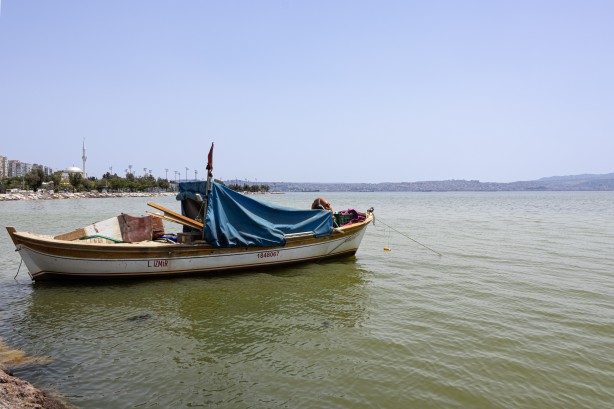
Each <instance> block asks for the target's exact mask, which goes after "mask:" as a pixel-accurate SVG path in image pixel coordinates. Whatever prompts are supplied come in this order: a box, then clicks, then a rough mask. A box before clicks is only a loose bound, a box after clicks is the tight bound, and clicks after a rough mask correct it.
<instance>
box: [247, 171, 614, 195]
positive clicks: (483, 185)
mask: <svg viewBox="0 0 614 409" xmlns="http://www.w3.org/2000/svg"><path fill="white" fill-rule="evenodd" d="M246 183H247V184H251V183H250V182H246ZM259 184H266V185H269V186H270V189H271V191H273V192H512V191H521V192H522V191H610V190H612V191H614V173H608V174H603V175H593V174H586V175H570V176H550V177H544V178H541V179H538V180H530V181H518V182H511V183H494V182H480V181H479V180H455V179H454V180H441V181H425V182H399V183H391V182H384V183H293V182H259Z"/></svg>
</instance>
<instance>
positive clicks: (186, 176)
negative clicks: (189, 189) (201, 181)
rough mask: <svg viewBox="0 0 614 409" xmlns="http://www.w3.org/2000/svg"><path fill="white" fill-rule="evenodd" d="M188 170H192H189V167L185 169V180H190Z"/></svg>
mask: <svg viewBox="0 0 614 409" xmlns="http://www.w3.org/2000/svg"><path fill="white" fill-rule="evenodd" d="M188 170H190V168H188V167H187V166H186V167H185V180H186V181H187V180H188Z"/></svg>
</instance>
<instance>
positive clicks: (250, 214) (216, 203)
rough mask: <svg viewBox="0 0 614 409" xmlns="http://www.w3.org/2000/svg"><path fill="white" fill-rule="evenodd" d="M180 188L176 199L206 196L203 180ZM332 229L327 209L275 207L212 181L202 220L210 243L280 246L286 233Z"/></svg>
mask: <svg viewBox="0 0 614 409" xmlns="http://www.w3.org/2000/svg"><path fill="white" fill-rule="evenodd" d="M182 185H185V186H182ZM179 190H180V193H179V195H178V196H177V199H178V200H184V199H193V200H195V199H196V193H200V194H201V196H202V197H203V198H204V197H205V184H204V183H203V182H189V183H180V184H179ZM182 207H183V206H182ZM332 231H333V219H332V216H331V212H330V211H327V210H299V209H290V208H286V207H281V206H276V205H273V204H270V203H264V202H261V201H259V200H256V199H252V198H251V197H248V196H246V195H243V194H241V193H237V192H235V191H233V190H231V189H229V188H227V187H226V186H224V185H221V184H218V183H215V182H213V183H212V188H211V195H210V197H209V205H208V208H207V216H206V223H205V240H206V241H207V242H208V243H209V244H211V245H212V246H215V247H270V246H283V245H285V244H286V238H285V236H284V235H285V234H292V233H303V232H312V233H314V234H315V235H316V236H318V237H319V236H326V235H329V234H331V233H332Z"/></svg>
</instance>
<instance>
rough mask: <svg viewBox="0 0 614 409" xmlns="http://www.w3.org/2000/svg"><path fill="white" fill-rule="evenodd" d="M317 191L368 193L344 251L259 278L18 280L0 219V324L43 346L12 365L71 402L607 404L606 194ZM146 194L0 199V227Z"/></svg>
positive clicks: (71, 222)
mask: <svg viewBox="0 0 614 409" xmlns="http://www.w3.org/2000/svg"><path fill="white" fill-rule="evenodd" d="M313 195H314V194H285V195H269V196H265V197H263V199H264V200H267V201H271V202H275V203H278V204H282V205H287V206H294V207H307V206H308V205H309V203H310V202H311V200H312V199H313ZM326 197H327V199H329V200H330V201H331V202H332V203H333V206H335V209H342V208H347V207H355V208H357V209H362V210H364V209H366V208H367V207H369V206H374V207H375V213H376V216H377V217H379V218H380V219H379V221H378V220H377V219H376V224H375V226H372V227H370V228H369V229H368V231H367V234H366V235H365V238H364V240H363V244H362V246H361V248H360V250H359V251H358V253H357V255H356V257H355V258H349V259H345V260H341V261H331V262H323V263H319V264H313V265H302V266H298V267H293V268H286V269H282V270H272V271H270V272H263V271H259V272H253V273H242V274H234V275H229V276H214V277H207V278H204V277H190V278H181V279H163V280H149V281H127V282H121V283H110V282H104V283H86V284H74V283H73V284H47V283H45V284H43V283H36V284H31V283H30V281H29V277H28V276H27V273H26V272H25V270H23V269H24V267H22V272H21V273H20V275H19V276H18V278H17V281H15V280H13V276H14V275H15V273H16V271H17V267H18V265H19V258H18V255H17V254H16V253H15V252H14V251H13V246H12V243H10V240H9V238H8V235H7V234H6V233H3V238H2V240H0V246H1V247H0V249H1V251H2V252H1V255H0V336H2V337H3V338H4V341H5V342H6V343H7V344H9V345H11V346H12V347H14V348H20V349H23V350H25V351H26V352H27V353H28V354H30V355H42V356H50V357H51V358H53V362H52V363H50V364H46V365H42V364H41V365H37V364H34V365H29V366H25V367H21V368H16V369H15V370H14V373H15V374H16V375H19V376H22V377H24V378H26V379H28V380H30V381H32V382H34V383H35V384H37V385H39V386H42V387H45V388H51V389H56V390H58V391H59V392H60V393H61V394H63V395H64V396H65V397H66V398H67V399H68V401H70V402H71V403H73V404H75V405H77V406H78V407H81V408H102V407H105V408H126V407H160V408H167V407H229V408H247V407H254V408H265V407H266V408H275V407H288V408H297V407H300V408H322V407H327V408H372V407H383V408H401V407H416V408H417V407H419V408H442V407H446V408H455V407H456V408H467V407H472V408H571V407H573V408H576V407H583V408H609V407H612V404H613V402H614V193H612V192H606V193H597V192H595V193H567V192H565V193H538V192H535V193H533V192H531V193H421V194H416V193H411V194H409V193H408V194H406V193H403V194H401V193H398V194H383V193H355V194H347V193H344V194H341V193H337V194H326ZM147 201H148V199H144V198H130V199H128V198H125V199H83V200H65V201H47V202H10V203H8V202H0V222H1V223H0V225H2V226H5V225H14V226H15V227H17V228H18V230H33V231H40V232H45V233H58V232H62V231H66V230H70V229H72V228H76V227H79V226H81V225H84V224H87V223H89V222H93V221H97V220H101V219H104V218H107V217H110V216H113V215H115V214H116V213H117V212H119V211H124V212H128V213H131V214H134V215H138V214H143V213H144V212H145V210H147V206H146V202H147ZM155 201H157V202H159V203H160V204H162V205H165V206H167V207H171V208H177V209H178V206H177V204H176V203H177V202H175V201H174V199H173V198H156V199H155ZM384 223H385V224H387V225H390V226H393V227H394V228H395V229H397V230H399V231H400V232H402V233H403V234H405V235H408V236H410V237H411V238H413V239H416V240H418V241H419V242H421V243H423V244H426V245H428V246H429V247H431V248H433V249H434V250H436V251H438V252H439V253H441V254H442V255H443V256H442V257H439V256H437V255H436V254H434V253H432V252H430V251H429V250H428V249H426V248H424V247H421V246H420V245H418V244H416V243H415V242H412V241H411V240H409V239H407V238H406V237H404V236H402V235H400V234H398V233H396V232H394V231H392V230H391V229H389V228H388V227H387V226H386V225H385V224H384ZM384 247H389V248H390V249H391V251H384V250H383V248H384Z"/></svg>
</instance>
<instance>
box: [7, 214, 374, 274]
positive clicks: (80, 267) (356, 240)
mask: <svg viewBox="0 0 614 409" xmlns="http://www.w3.org/2000/svg"><path fill="white" fill-rule="evenodd" d="M372 219H373V216H372V214H371V213H369V214H368V216H367V217H366V219H365V220H364V221H362V222H359V223H354V224H350V225H347V226H343V227H340V228H336V229H334V231H333V232H332V234H331V235H329V236H324V237H316V236H315V235H314V233H312V232H306V233H304V234H295V235H289V236H288V237H287V239H286V244H285V245H283V246H272V247H238V248H237V247H234V248H216V247H213V246H211V245H210V244H208V243H206V242H201V241H198V240H196V241H193V242H190V243H184V244H180V243H177V244H170V243H168V242H157V241H142V242H137V243H115V242H113V243H95V242H91V241H87V240H85V241H83V240H78V239H77V240H71V241H67V240H59V239H55V238H53V237H51V236H45V235H41V234H36V233H27V232H19V231H16V229H15V228H14V227H7V230H8V232H9V235H10V236H11V239H12V240H13V243H15V247H16V249H17V251H18V252H19V254H20V256H21V257H22V259H23V261H24V263H25V265H26V267H27V268H28V270H29V272H30V275H31V277H32V279H34V280H44V279H54V278H60V277H151V276H174V275H182V274H196V273H212V272H221V271H228V270H240V269H255V268H257V267H272V266H281V265H288V264H293V263H300V262H309V261H311V262H316V261H319V260H323V259H326V258H332V257H341V256H350V255H353V254H355V253H356V251H357V250H358V246H359V245H360V242H361V240H362V237H363V235H364V233H365V229H366V227H367V225H368V224H369V223H370V222H371V221H372Z"/></svg>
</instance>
